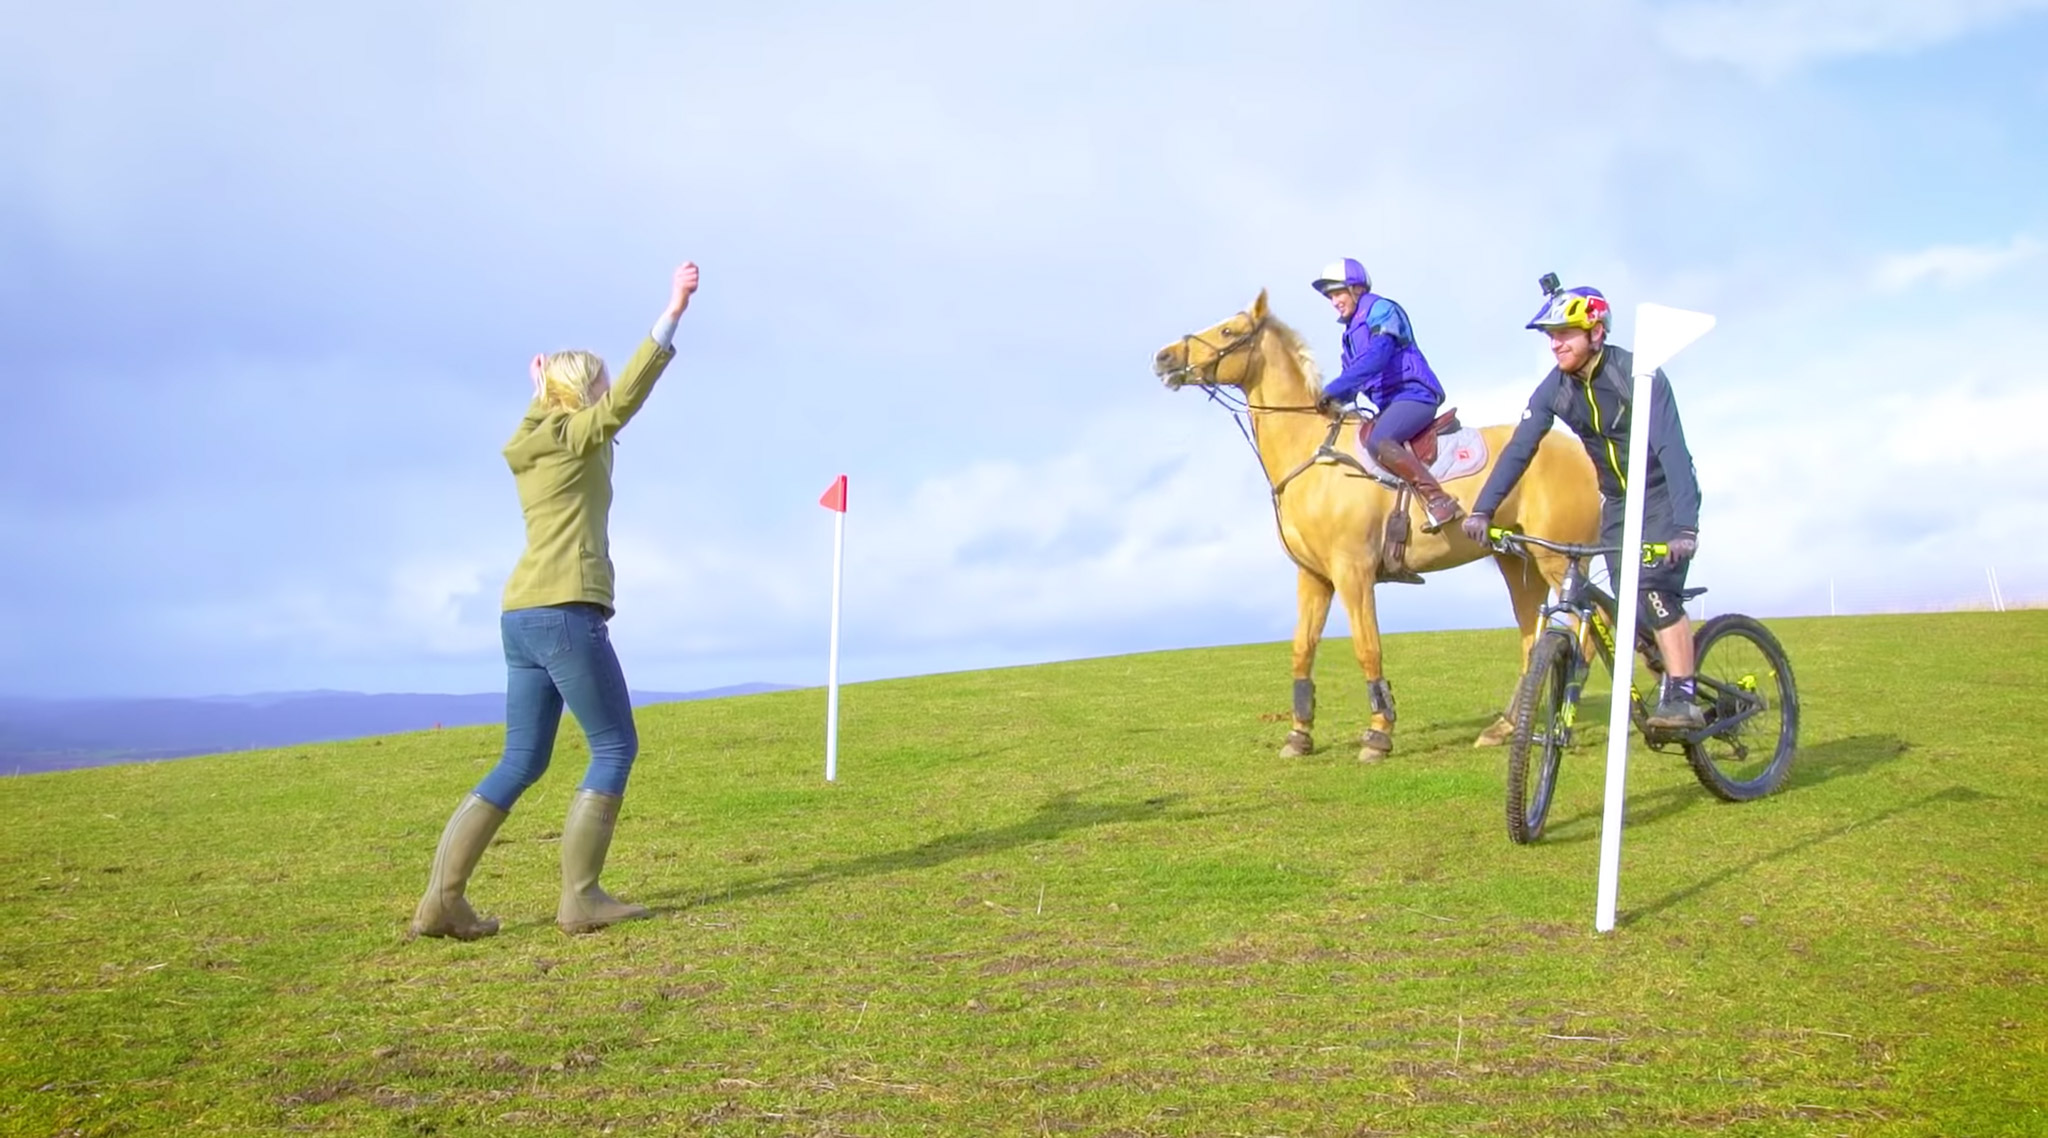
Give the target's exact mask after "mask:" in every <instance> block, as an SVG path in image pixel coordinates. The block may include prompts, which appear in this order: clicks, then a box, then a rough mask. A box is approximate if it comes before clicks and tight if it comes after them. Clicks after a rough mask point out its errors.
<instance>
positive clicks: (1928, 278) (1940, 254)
mask: <svg viewBox="0 0 2048 1138" xmlns="http://www.w3.org/2000/svg"><path fill="white" fill-rule="evenodd" d="M2041 249H2042V245H2041V243H2040V242H2038V241H2035V240H2034V239H2033V238H2032V237H2029V236H2027V235H2025V234H2021V235H2019V236H2017V237H2014V238H2013V239H2012V240H2011V241H2008V242H2006V243H2005V244H2003V245H1936V246H1934V247H1932V248H1929V249H1922V250H1920V251H1919V252H1917V253H1895V254H1892V255H1890V256H1887V257H1884V258H1882V259H1880V260H1879V261H1878V263H1877V268H1876V270H1875V271H1874V272H1873V273H1872V275H1871V283H1872V284H1873V285H1874V286H1875V287H1876V288H1878V289H1879V290H1880V291H1883V292H1904V291H1905V290H1906V289H1909V288H1912V287H1913V286H1915V285H1918V284H1921V283H1923V282H1925V283H1928V284H1934V285H1939V286H1941V287H1943V288H1959V287H1961V286H1963V285H1967V284H1975V283H1976V282H1978V281H1981V280H1983V279H1985V278H1986V277H1990V276H1992V275H1994V274H1997V273H1999V272H2001V271H2003V270H2005V269H2008V268H2011V267H2012V266H2014V265H2017V264H2020V263H2022V262H2024V261H2028V260H2031V259H2032V258H2033V257H2035V256H2036V255H2038V254H2039V253H2040V252H2041Z"/></svg>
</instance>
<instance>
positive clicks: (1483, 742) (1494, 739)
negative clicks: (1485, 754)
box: [1472, 715, 1515, 747]
mask: <svg viewBox="0 0 2048 1138" xmlns="http://www.w3.org/2000/svg"><path fill="white" fill-rule="evenodd" d="M1514 733H1515V725H1514V724H1512V723H1509V722H1508V717H1507V716H1505V715H1503V716H1501V717H1500V718H1499V719H1496V720H1494V721H1493V722H1492V723H1489V724H1487V727H1486V730H1484V731H1481V732H1480V733H1479V738H1477V739H1474V740H1472V745H1473V746H1475V747H1504V746H1506V745H1507V741H1508V740H1509V739H1510V738H1512V737H1513V736H1514Z"/></svg>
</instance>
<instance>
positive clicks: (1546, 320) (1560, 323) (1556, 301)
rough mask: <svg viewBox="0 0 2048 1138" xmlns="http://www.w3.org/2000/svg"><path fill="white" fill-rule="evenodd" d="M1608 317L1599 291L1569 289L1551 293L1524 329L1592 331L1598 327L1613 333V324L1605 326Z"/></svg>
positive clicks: (1607, 310) (1604, 302)
mask: <svg viewBox="0 0 2048 1138" xmlns="http://www.w3.org/2000/svg"><path fill="white" fill-rule="evenodd" d="M1609 315H1610V310H1609V309H1608V306H1607V298H1606V297H1604V296H1601V295H1600V290H1599V289H1597V288H1568V289H1565V290H1564V291H1563V292H1557V293H1552V294H1551V295H1550V299H1548V300H1546V301H1544V302H1543V308H1542V309H1541V310H1540V311H1538V312H1537V313H1536V316H1535V318H1534V319H1532V320H1530V321H1529V323H1528V325H1527V327H1530V328H1535V329H1539V330H1548V329H1551V328H1591V327H1593V326H1594V325H1595V324H1598V325H1599V326H1600V327H1602V328H1607V329H1609V330H1610V331H1612V325H1610V324H1609V323H1608V317H1609Z"/></svg>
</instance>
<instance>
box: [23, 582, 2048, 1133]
mask: <svg viewBox="0 0 2048 1138" xmlns="http://www.w3.org/2000/svg"><path fill="white" fill-rule="evenodd" d="M1773 628H1774V629H1775V630H1776V631H1778V633H1779V634H1780V636H1781V638H1782V639H1783V641H1784V643H1785V645H1786V647H1787V649H1788V650H1789V651H1790V653H1791V655H1792V658H1793V661H1794V664H1795V666H1796V668H1797V671H1798V677H1799V681H1800V690H1801V694H1802V697H1803V700H1804V704H1805V722H1804V726H1803V730H1802V739H1803V742H1804V744H1805V746H1804V749H1803V751H1802V754H1801V758H1800V760H1799V762H1798V765H1797V766H1796V767H1795V769H1794V771H1793V774H1792V777H1791V780H1790V782H1789V784H1788V786H1787V788H1786V789H1785V790H1784V791H1783V792H1781V793H1780V794H1778V795H1776V796H1774V797H1772V798H1769V799H1766V800H1763V801H1761V802H1757V803H1752V804H1748V805H1742V806H1730V805H1724V804H1721V803H1718V802H1716V801H1715V800H1713V799H1712V798H1710V797H1709V796H1708V795H1707V793H1706V792H1705V791H1704V790H1703V789H1701V788H1700V787H1699V786H1698V784H1697V783H1696V782H1695V781H1694V780H1693V777H1692V775H1691V773H1690V772H1689V771H1688V770H1687V768H1686V767H1685V765H1684V762H1683V760H1681V759H1678V758H1675V757H1669V756H1660V755H1653V754H1650V753H1649V752H1647V751H1642V750H1641V749H1640V748H1639V749H1638V752H1637V754H1636V755H1635V758H1634V760H1633V762H1632V765H1631V769H1630V798H1629V803H1630V824H1629V829H1628V831H1627V840H1626V844H1625V847H1624V874H1623V879H1622V922H1623V923H1622V927H1621V928H1620V929H1619V930H1618V931H1617V932H1616V933H1614V934H1612V935H1607V936H1601V935H1598V934H1596V933H1594V932H1593V931H1592V917H1593V904H1594V879H1595V870H1596V862H1597V858H1598V840H1597V839H1598V824H1599V811H1600V786H1601V770H1600V768H1601V755H1602V751H1603V747H1602V743H1603V739H1602V732H1601V729H1600V725H1601V723H1604V716H1592V715H1589V716H1587V719H1598V720H1599V721H1600V723H1594V724H1591V725H1590V726H1591V730H1590V737H1589V738H1587V739H1585V741H1584V743H1583V744H1582V746H1581V747H1580V748H1579V749H1578V750H1577V751H1575V752H1574V753H1573V755H1572V756H1571V757H1570V758H1569V759H1568V760H1567V764H1566V767H1565V770H1564V774H1563V781H1562V785H1561V787H1560V790H1559V797H1558V800H1557V802H1556V804H1555V806H1554V807H1553V809H1552V813H1551V818H1552V824H1551V829H1550V832H1549V833H1548V834H1547V835H1546V837H1545V838H1544V840H1543V841H1541V842H1540V843H1538V844H1536V845H1532V846H1526V847H1521V846H1515V845H1512V844H1510V843H1509V841H1508V840H1507V837H1506V835H1505V828H1504V824H1503V821H1502V786H1503V777H1504V776H1503V770H1502V765H1503V756H1502V753H1501V752H1500V751H1498V750H1491V751H1475V750H1473V749H1471V747H1470V745H1469V744H1470V740H1471V738H1472V736H1473V735H1474V734H1476V733H1477V731H1478V730H1479V728H1480V727H1481V726H1483V725H1484V724H1485V722H1487V721H1488V719H1489V718H1490V716H1491V709H1492V708H1494V707H1496V706H1497V705H1498V704H1499V703H1500V702H1501V701H1502V700H1503V699H1504V697H1505V694H1506V692H1507V689H1508V687H1509V684H1510V683H1511V681H1512V678H1513V676H1512V673H1513V664H1512V651H1513V649H1512V636H1511V634H1510V633H1508V632H1505V631H1495V632H1480V633H1436V634H1426V635H1409V636H1396V637H1392V638H1390V640H1389V644H1388V649H1387V659H1388V666H1389V669H1390V674H1391V675H1392V677H1393V679H1394V683H1395V685H1396V689H1397V692H1398V695H1399V698H1400V720H1399V724H1398V732H1397V744H1396V751H1395V755H1394V758H1393V759H1391V760H1389V761H1388V762H1386V763H1383V764H1380V765H1376V766H1361V765H1360V764H1359V763H1358V762H1356V761H1355V758H1354V755H1355V753H1356V752H1355V744H1354V743H1353V742H1352V740H1353V739H1355V737H1356V735H1357V732H1358V731H1359V730H1360V729H1361V728H1362V727H1363V725H1364V720H1365V717H1366V713H1367V711H1366V701H1365V693H1364V685H1363V683H1362V682H1360V681H1359V680H1358V678H1357V675H1356V672H1355V670H1354V669H1352V667H1351V666H1350V660H1349V654H1348V652H1346V651H1345V646H1344V645H1343V644H1341V643H1338V642H1332V643H1331V644H1330V646H1329V649H1330V650H1329V651H1328V652H1327V653H1326V661H1325V667H1324V669H1323V671H1322V675H1321V688H1322V693H1321V695H1322V698H1321V703H1322V707H1321V717H1320V721H1319V724H1318V726H1319V732H1318V733H1319V736H1320V742H1321V743H1322V745H1323V747H1324V750H1322V751H1321V752H1319V753H1318V754H1316V755H1315V756H1313V757H1311V758H1308V759H1301V760H1291V761H1286V760H1281V759H1279V758H1277V757H1276V755H1275V752H1276V750H1277V748H1278V747H1279V745H1280V742H1281V739H1282V736H1283V735H1284V734H1285V731H1286V726H1287V725H1286V723H1285V722H1284V713H1285V709H1286V706H1287V699H1288V680H1287V649H1286V647H1285V646H1284V645H1254V646H1248V647H1241V648H1225V649H1214V650H1203V651H1188V652H1168V653H1158V654H1151V655H1143V656H1131V657H1121V658H1114V659H1101V660H1087V661H1078V662H1072V663H1065V664H1057V665H1049V666H1044V667H1034V668H1018V669H1009V670H1002V671H991V672H977V673H964V674H956V675H945V676H933V677H925V678H919V679H911V680H900V681H890V682H884V683H873V684H864V685H858V686H854V687H849V688H848V689H846V691H845V692H844V693H843V709H842V710H843V714H844V727H843V736H842V739H841V753H840V758H841V765H840V782H839V784H838V785H836V786H828V785H825V784H824V783H823V780H822V777H821V776H822V728H823V711H824V695H823V693H822V692H821V691H817V690H810V691H800V692H783V693H775V694H769V695H761V696H749V697H744V698H736V699H727V700H718V701H711V702H703V703H687V704H673V705H668V706H663V707H657V708H651V709H645V710H643V711H642V713H641V724H642V734H643V737H644V742H643V752H642V755H641V759H640V763H639V766H638V767H637V769H636V771H635V774H634V783H633V788H632V791H631V793H630V795H629V797H628V800H627V804H626V811H625V817H624V820H623V821H622V823H621V828H620V836H619V840H618V844H617V845H616V847H615V848H614V850H613V856H612V862H611V867H610V868H609V870H608V871H607V874H606V882H607V884H608V885H609V886H611V887H612V888H613V890H614V891H616V892H618V893H620V894H621V895H623V896H626V897H627V898H629V899H633V900H639V901H643V902H646V903H650V904H653V905H655V906H657V907H659V908H660V909H661V913H660V916H659V919H657V920H653V921H644V922H636V923H633V924H628V925H622V926H618V927H616V928H614V929H611V930H607V931H606V932H604V933H601V934H598V935H595V936H589V937H576V938H571V937H566V936H563V935H562V934H560V933H559V932H557V931H556V930H555V928H554V927H553V924H552V916H553V911H554V893H555V889H556V876H555V875H556V864H555V838H556V836H557V833H558V828H559V826H560V823H561V816H562V811H563V809H564V807H565V805H566V803H567V798H568V795H569V793H570V792H571V791H572V790H573V788H574V786H575V783H576V781H577V779H578V778H579V777H580V775H581V771H582V767H583V763H584V753H583V751H582V747H581V742H580V739H578V738H576V732H575V731H574V730H573V729H570V730H565V733H564V734H565V739H564V746H563V748H562V750H561V753H559V754H558V755H557V758H556V769H555V770H554V771H552V772H551V773H550V775H549V776H548V778H547V779H545V780H544V781H543V782H542V783H541V785H539V786H538V787H536V788H535V789H534V790H533V791H532V792H530V793H529V795H528V797H527V799H526V800H525V801H524V802H522V804H521V806H520V808H519V810H517V811H516V812H515V813H514V814H513V816H512V818H511V820H510V821H508V822H507V823H506V825H505V827H504V829H503V831H502V832H501V834H500V839H499V841H498V843H497V844H496V845H495V846H494V847H493V848H492V849H491V851H490V852H489V854H488V855H487V856H486V858H485V860H484V864H483V866H482V868H481V870H480V871H479V873H478V876H477V879H476V880H475V881H474V882H473V883H472V888H471V896H472V898H473V899H474V900H475V901H476V902H477V904H478V905H479V907H480V908H482V909H484V910H485V911H488V912H492V913H496V914H497V915H499V916H500V917H502V918H504V919H505V922H506V927H505V929H504V931H503V932H502V933H500V934H499V935H498V936H497V937H495V938H493V939H490V940H485V941H480V942H476V943H473V944H460V943H452V942H443V941H421V942H417V943H407V942H406V941H405V940H404V939H403V935H402V934H403V928H404V925H405V921H406V919H407V917H408V916H409V915H410V913H411V908H412V904H413V902H414V900H415V899H416V897H417V895H418V891H419V890H420V888H421V887H422V886H423V884H424V882H425V879H426V870H427V862H428V860H429V858H430V856H431V854H432V851H433V846H434V843H435V839H436V837H437V836H438V834H439V832H440V828H441V825H442V823H443V822H444V821H445V819H446V817H447V815H448V812H449V811H450V809H452V808H453V807H454V805H455V804H456V802H457V801H458V800H459V799H460V797H461V796H462V795H463V794H464V793H465V792H466V791H467V790H468V789H469V787H470V786H471V785H473V783H474V782H475V780H476V779H477V777H478V776H480V775H481V774H482V773H483V772H484V771H485V770H486V769H488V767H489V766H490V764H491V763H492V762H493V761H494V759H495V757H496V748H497V743H498V736H497V733H496V732H495V731H494V730H492V729H463V730H454V731H443V732H433V733H425V734H419V735H410V736H402V737H391V738H384V739H377V740H365V741H360V742H354V743H346V744H336V745H328V746H319V747H306V748H297V749H287V750H280V751H270V752H261V753H251V754H242V755H232V756H220V757H214V758H204V759H186V760H179V761H176V762H171V763H156V764H144V765H136V766H129V767H116V768H105V769H98V770H83V771H71V772H65V773H61V774H51V775H37V776H28V777H23V778H14V779H6V780H0V801H4V803H5V812H4V818H5V829H4V831H0V834H4V836H0V1131H4V1132H5V1133H10V1134H93V1135H99V1134H158V1133H166V1132H172V1131H176V1132H180V1133H251V1134H253V1133H277V1132H282V1131H300V1132H338V1133H371V1134H386V1133H389V1134H465V1133H487V1132H488V1133H521V1132H533V1133H562V1134H572V1133H573V1134H586V1133H593V1132H599V1131H602V1130H604V1129H606V1128H608V1127H609V1128H612V1129H614V1130H615V1131H616V1132H618V1133H622V1134H624V1133H635V1134H641V1133H656V1134H660V1133H679V1134H734V1135H738V1134H802V1135H826V1134H858V1135H883V1134H890V1135H893V1134H916V1133H928V1134H1115V1135H1151V1134H1188V1135H1229V1134H1246V1135H1254V1134H1257V1135H1264V1134H1334V1135H1373V1134H1506V1135H1537V1134H1581V1133H1588V1134H1630V1135H1636V1134H1687V1133H1700V1132H1708V1131H1719V1132H1725V1133H1728V1134H1733V1135H1763V1134H1823V1135H1826V1134H1851V1135H1859V1136H1860V1135H1890V1134H1900V1135H1905V1134H1914V1135H1918V1134H1927V1135H2022V1134H2026V1135H2038V1134H2043V1133H2048V1110H2044V1107H2043V1105H2042V1104H2043V1102H2044V1101H2048V996H2044V991H2048V989H2044V980H2048V951H2044V950H2048V944H2044V937H2043V921H2044V912H2048V852H2044V851H2048V808H2044V806H2048V775H2044V773H2043V766H2044V764H2043V753H2042V751H2043V749H2042V747H2041V744H2040V740H2041V737H2042V735H2043V732H2044V729H2048V706H2044V703H2043V700H2042V693H2043V692H2044V691H2048V613H2044V612H2018V613H2006V614H1989V613H1986V614H1950V615H1936V616H1925V615H1922V616H1904V617H1862V618H1843V619H1839V620H1784V621H1776V622H1773ZM1603 702H1604V701H1603ZM1582 721H1583V720H1582Z"/></svg>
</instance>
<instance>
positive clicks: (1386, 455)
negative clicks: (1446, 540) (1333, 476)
mask: <svg viewBox="0 0 2048 1138" xmlns="http://www.w3.org/2000/svg"><path fill="white" fill-rule="evenodd" d="M1372 456H1373V458H1374V459H1376V460H1378V461H1379V464H1380V465H1381V466H1383V467H1385V468H1386V470H1387V473H1389V474H1392V475H1393V476H1394V477H1396V478H1399V479H1400V480H1401V481H1403V482H1406V483H1407V484H1408V485H1410V486H1413V487H1415V492H1416V493H1418V494H1421V495H1422V508H1423V512H1424V513H1425V514H1426V515H1427V519H1426V520H1425V521H1424V522H1423V523H1422V532H1424V533H1435V532H1436V531H1438V530H1440V529H1442V528H1444V527H1445V526H1447V525H1450V524H1451V523H1452V522H1455V521H1457V520H1458V519H1459V518H1462V517H1464V516H1465V509H1464V507H1463V506H1460V505H1458V500H1457V499H1456V498H1453V497H1451V496H1450V494H1449V493H1447V492H1446V491H1445V490H1444V488H1443V485H1442V484H1441V483H1439V482H1438V481H1437V480H1436V476H1434V475H1432V474H1431V473H1430V472H1429V467H1427V466H1424V465H1422V460H1421V459H1419V458H1417V457H1415V452H1414V451H1411V450H1409V449H1408V448H1407V447H1405V446H1403V445H1401V444H1399V443H1381V444H1379V445H1377V446H1375V447H1374V448H1373V453H1372Z"/></svg>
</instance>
